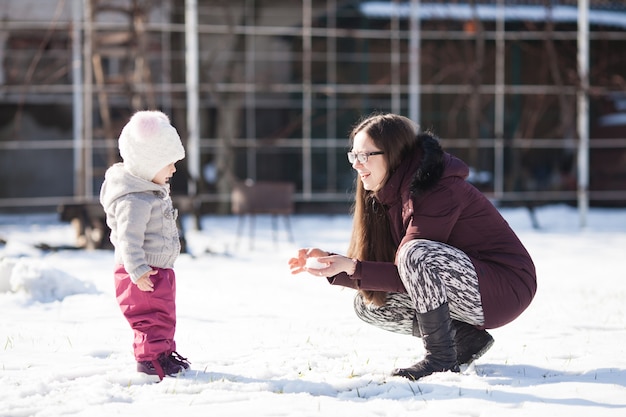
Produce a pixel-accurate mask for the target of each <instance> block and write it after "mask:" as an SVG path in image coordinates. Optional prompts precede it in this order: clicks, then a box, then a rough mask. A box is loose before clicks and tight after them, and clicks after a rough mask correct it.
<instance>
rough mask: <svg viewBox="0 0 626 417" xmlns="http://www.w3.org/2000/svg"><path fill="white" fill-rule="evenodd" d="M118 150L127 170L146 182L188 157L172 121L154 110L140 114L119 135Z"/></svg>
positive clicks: (134, 116) (131, 119) (133, 117)
mask: <svg viewBox="0 0 626 417" xmlns="http://www.w3.org/2000/svg"><path fill="white" fill-rule="evenodd" d="M119 149H120V155H121V156H122V159H123V160H124V168H125V169H126V170H127V171H128V172H130V173H131V174H133V175H135V176H137V177H140V178H143V179H145V180H147V181H152V179H153V178H154V176H155V175H156V174H157V172H159V171H160V170H161V169H163V168H164V167H165V166H167V165H169V164H171V163H173V162H177V161H180V160H181V159H183V158H184V157H185V148H183V144H182V143H181V141H180V136H178V132H177V131H176V129H175V128H174V126H172V125H171V124H170V119H169V118H168V117H167V115H166V114H165V113H163V112H160V111H154V110H143V111H138V112H137V113H135V114H134V115H133V116H132V117H131V118H130V120H129V121H128V123H127V124H126V126H124V128H123V129H122V133H121V134H120V138H119Z"/></svg>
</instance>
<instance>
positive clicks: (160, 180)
mask: <svg viewBox="0 0 626 417" xmlns="http://www.w3.org/2000/svg"><path fill="white" fill-rule="evenodd" d="M175 172H176V167H175V166H174V162H172V163H171V164H169V165H166V166H164V167H163V168H162V169H161V170H160V171H159V172H157V173H156V175H155V176H154V178H152V182H153V183H155V184H159V185H165V184H167V183H168V182H169V180H170V179H171V178H172V176H173V175H174V173H175Z"/></svg>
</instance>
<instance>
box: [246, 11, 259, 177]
mask: <svg viewBox="0 0 626 417" xmlns="http://www.w3.org/2000/svg"><path fill="white" fill-rule="evenodd" d="M255 7H256V6H255V4H254V0H248V1H246V4H245V5H244V11H243V12H244V13H246V14H247V16H246V19H245V21H246V25H247V26H248V27H252V26H255V25H256V19H255V10H254V8H255ZM254 33H255V31H250V32H248V33H246V35H245V36H246V40H245V45H246V52H245V62H244V65H245V69H244V71H245V82H246V93H245V103H246V109H245V118H246V130H245V131H246V144H247V146H246V150H247V151H246V165H247V167H246V172H247V173H248V178H251V179H253V180H256V179H257V169H256V161H257V147H256V146H255V142H256V109H255V106H256V100H255V94H256V92H255V90H254V89H253V88H252V86H254V85H255V74H256V65H255V60H256V55H255V36H254Z"/></svg>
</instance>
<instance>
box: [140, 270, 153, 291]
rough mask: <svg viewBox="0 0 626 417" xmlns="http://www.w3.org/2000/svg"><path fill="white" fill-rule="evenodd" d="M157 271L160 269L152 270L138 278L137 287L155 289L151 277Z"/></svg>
mask: <svg viewBox="0 0 626 417" xmlns="http://www.w3.org/2000/svg"><path fill="white" fill-rule="evenodd" d="M157 273H158V271H155V270H152V271H148V272H146V273H145V274H143V275H142V276H140V277H139V279H138V280H137V287H139V289H140V290H141V291H148V292H152V291H154V282H152V280H151V279H150V275H155V274H157Z"/></svg>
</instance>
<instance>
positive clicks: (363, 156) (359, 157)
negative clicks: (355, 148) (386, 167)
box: [348, 151, 384, 164]
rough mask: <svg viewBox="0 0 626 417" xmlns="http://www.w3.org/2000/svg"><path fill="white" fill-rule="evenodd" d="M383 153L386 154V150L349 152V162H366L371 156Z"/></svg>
mask: <svg viewBox="0 0 626 417" xmlns="http://www.w3.org/2000/svg"><path fill="white" fill-rule="evenodd" d="M382 154H384V152H382V151H375V152H359V153H354V152H348V162H350V163H351V164H354V162H355V161H359V162H360V163H362V164H364V163H366V162H367V160H368V159H369V157H370V156H372V155H382Z"/></svg>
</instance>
